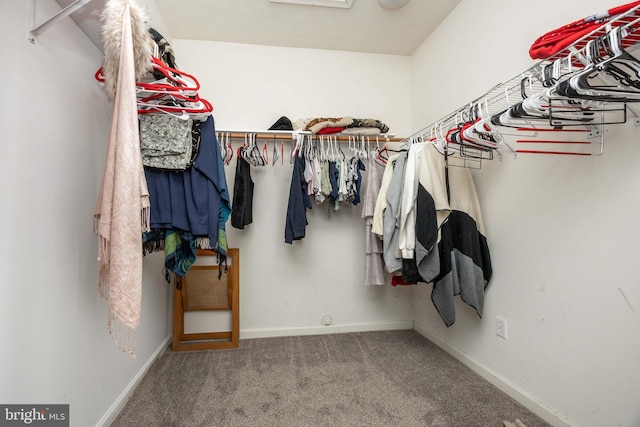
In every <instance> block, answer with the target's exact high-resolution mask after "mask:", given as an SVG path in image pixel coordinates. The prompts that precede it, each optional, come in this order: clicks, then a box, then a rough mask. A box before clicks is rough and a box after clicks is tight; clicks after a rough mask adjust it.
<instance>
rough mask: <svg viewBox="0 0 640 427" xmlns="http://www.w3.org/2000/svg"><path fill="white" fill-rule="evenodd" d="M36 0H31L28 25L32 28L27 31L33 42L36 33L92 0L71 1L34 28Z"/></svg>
mask: <svg viewBox="0 0 640 427" xmlns="http://www.w3.org/2000/svg"><path fill="white" fill-rule="evenodd" d="M36 1H37V0H31V25H30V28H32V30H31V31H29V41H30V42H31V43H35V42H36V36H37V35H38V34H40V33H42V32H44V31H46V30H47V29H48V28H49V27H52V26H53V25H55V24H56V23H58V21H60V20H62V19H64V18H66V17H67V16H69V15H71V14H72V13H73V12H75V11H76V10H78V9H80V8H82V7H84V6H86V5H87V4H89V3H90V2H91V1H93V0H76V1H74V2H73V3H71V4H70V5H69V6H67V7H65V8H64V9H62V10H61V11H60V12H58V13H56V14H55V15H54V16H52V17H51V18H49V19H47V20H46V21H44V22H43V23H42V24H40V25H38V26H37V27H35V28H34V25H35V22H36Z"/></svg>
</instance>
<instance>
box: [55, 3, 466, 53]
mask: <svg viewBox="0 0 640 427" xmlns="http://www.w3.org/2000/svg"><path fill="white" fill-rule="evenodd" d="M56 1H57V2H58V4H60V6H62V7H66V6H68V5H69V4H71V3H72V2H73V0H56ZM105 1H106V0H94V1H92V2H91V3H89V4H88V5H87V6H85V7H84V8H82V9H80V10H79V11H77V12H75V13H74V14H73V15H72V18H73V19H74V21H76V23H78V25H80V27H81V28H82V29H83V30H84V31H85V33H87V35H89V37H90V38H91V39H92V40H93V41H94V43H96V45H97V46H99V47H100V41H99V37H98V34H99V23H98V17H99V14H100V10H101V9H102V7H103V6H104V3H105ZM151 1H153V0H145V1H144V2H142V4H143V6H148V4H149V3H150V2H151ZM460 1H461V0H428V1H427V0H409V3H408V4H407V5H406V6H404V7H402V8H401V9H398V10H395V11H389V10H385V9H383V8H381V7H380V5H379V4H378V2H377V0H353V4H352V6H351V8H349V9H341V8H332V7H320V6H304V5H296V4H284V3H274V2H270V1H269V0H155V2H154V3H155V5H157V10H154V11H153V12H159V13H160V15H161V16H162V18H163V19H164V21H165V22H166V24H167V28H168V31H170V33H171V36H172V37H173V38H177V39H193V40H212V41H222V42H233V43H248V44H261V45H271V46H286V47H301V48H316V49H332V50H344V51H354V52H371V53H385V54H397V55H411V54H412V53H413V52H414V51H415V50H416V49H417V48H418V47H419V46H420V44H421V43H422V42H423V41H424V40H425V39H426V38H427V37H428V36H429V34H431V32H432V31H433V30H434V29H435V28H436V27H437V26H438V25H439V24H440V22H442V20H443V19H444V18H445V17H446V16H447V15H448V14H449V13H450V12H451V11H452V10H453V9H454V8H455V7H456V6H457V5H458V3H460ZM155 5H154V6H155ZM152 23H153V20H152Z"/></svg>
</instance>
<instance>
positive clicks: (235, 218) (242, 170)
mask: <svg viewBox="0 0 640 427" xmlns="http://www.w3.org/2000/svg"><path fill="white" fill-rule="evenodd" d="M253 185H254V184H253V180H252V179H251V165H250V164H249V162H247V161H246V160H245V159H244V158H243V157H242V156H240V155H238V156H237V158H236V175H235V179H234V187H233V206H232V208H231V225H232V226H233V227H234V228H238V229H244V227H245V226H246V225H249V224H251V223H252V222H253Z"/></svg>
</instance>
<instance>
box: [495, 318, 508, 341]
mask: <svg viewBox="0 0 640 427" xmlns="http://www.w3.org/2000/svg"><path fill="white" fill-rule="evenodd" d="M496 335H497V336H499V337H502V338H504V339H507V320H506V319H503V318H502V317H497V316H496Z"/></svg>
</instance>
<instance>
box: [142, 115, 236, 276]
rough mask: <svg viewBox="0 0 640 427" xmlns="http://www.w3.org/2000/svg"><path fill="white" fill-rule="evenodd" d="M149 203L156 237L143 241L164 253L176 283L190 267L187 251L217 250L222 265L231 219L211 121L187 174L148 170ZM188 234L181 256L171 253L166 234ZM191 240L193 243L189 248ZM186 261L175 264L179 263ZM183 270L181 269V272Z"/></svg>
mask: <svg viewBox="0 0 640 427" xmlns="http://www.w3.org/2000/svg"><path fill="white" fill-rule="evenodd" d="M145 176H146V178H147V184H148V186H149V194H150V201H151V228H152V231H153V233H152V234H147V235H145V236H143V239H144V251H145V253H150V252H153V251H157V250H159V249H163V250H165V267H166V268H167V269H168V270H169V271H170V272H171V273H173V274H175V275H177V276H178V277H182V276H184V274H186V271H187V270H188V269H185V268H184V267H185V266H190V264H189V263H188V258H189V257H190V256H191V254H190V253H189V251H188V250H187V249H188V248H190V247H192V245H196V246H197V247H198V248H202V249H211V250H215V251H216V252H217V253H218V261H219V263H222V262H224V260H225V259H226V254H227V235H226V222H227V220H228V218H229V215H230V213H231V206H230V205H231V203H230V198H229V190H228V187H227V181H226V177H225V174H224V163H223V161H222V155H221V153H220V147H219V145H218V142H217V140H216V135H215V126H214V120H213V117H212V116H209V117H208V118H207V120H206V121H205V122H203V123H202V124H201V125H200V147H199V150H198V156H197V157H196V159H195V162H194V164H193V166H192V167H191V168H190V169H187V170H185V171H183V172H164V171H158V170H153V169H149V168H147V169H145ZM173 230H180V231H182V232H184V231H187V232H189V233H190V235H189V234H186V233H181V234H180V235H179V236H174V235H171V238H172V239H177V237H180V244H181V245H182V247H183V248H184V250H183V251H175V250H173V249H172V248H171V247H169V248H168V250H167V243H166V241H165V239H166V236H167V232H170V231H173ZM189 240H193V241H194V242H195V243H191V242H189ZM181 254H183V256H182V257H181V258H182V259H176V258H177V257H180V255H181ZM177 266H182V267H177Z"/></svg>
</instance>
